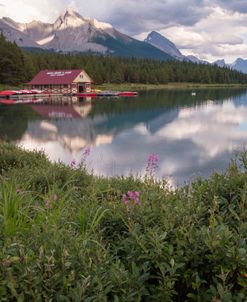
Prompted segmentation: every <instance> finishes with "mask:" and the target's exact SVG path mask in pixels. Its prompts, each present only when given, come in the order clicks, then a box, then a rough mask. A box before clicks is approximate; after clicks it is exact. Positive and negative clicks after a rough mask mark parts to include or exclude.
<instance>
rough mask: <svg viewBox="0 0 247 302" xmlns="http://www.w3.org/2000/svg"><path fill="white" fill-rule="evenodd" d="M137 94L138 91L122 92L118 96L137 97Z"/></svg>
mask: <svg viewBox="0 0 247 302" xmlns="http://www.w3.org/2000/svg"><path fill="white" fill-rule="evenodd" d="M137 94H138V93H137V92H136V91H121V92H119V94H118V96H136V95H137Z"/></svg>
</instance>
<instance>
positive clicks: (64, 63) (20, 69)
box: [0, 35, 247, 85]
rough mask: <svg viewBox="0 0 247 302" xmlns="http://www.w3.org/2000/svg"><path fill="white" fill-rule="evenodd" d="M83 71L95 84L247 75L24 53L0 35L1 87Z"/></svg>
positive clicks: (243, 78) (231, 79)
mask: <svg viewBox="0 0 247 302" xmlns="http://www.w3.org/2000/svg"><path fill="white" fill-rule="evenodd" d="M73 68H74V69H77V68H82V69H84V70H85V71H86V72H87V73H88V74H89V75H90V76H91V78H92V79H93V80H94V82H95V83H96V84H102V83H143V84H166V83H168V82H188V83H202V84H211V83H213V84H228V83H231V84H244V83H247V75H246V74H243V73H241V72H238V71H233V70H231V69H230V68H220V67H218V66H216V65H210V64H197V63H190V62H179V61H175V60H174V61H171V60H170V61H160V60H150V59H137V58H121V57H111V56H102V55H95V54H88V53H87V54H82V53H73V54H62V53H56V52H52V51H43V50H42V51H40V50H39V51H37V50H36V49H34V50H32V51H30V50H29V51H27V50H26V51H25V50H23V49H21V48H19V47H18V46H17V45H16V44H15V43H11V42H9V41H7V40H6V39H5V38H4V36H3V35H0V83H1V84H7V85H16V84H22V83H25V82H28V81H29V80H31V79H32V77H33V76H34V75H35V74H36V73H38V72H39V71H40V70H43V69H73Z"/></svg>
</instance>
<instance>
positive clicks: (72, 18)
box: [55, 6, 86, 28]
mask: <svg viewBox="0 0 247 302" xmlns="http://www.w3.org/2000/svg"><path fill="white" fill-rule="evenodd" d="M85 22H86V19H84V18H83V17H82V16H81V15H80V14H79V13H78V12H77V11H76V10H75V9H74V8H72V7H71V6H69V7H67V8H66V9H65V10H64V11H63V12H62V13H61V14H60V16H59V17H58V19H57V21H56V22H55V26H56V27H59V26H62V27H63V28H64V27H80V26H81V25H83V24H85Z"/></svg>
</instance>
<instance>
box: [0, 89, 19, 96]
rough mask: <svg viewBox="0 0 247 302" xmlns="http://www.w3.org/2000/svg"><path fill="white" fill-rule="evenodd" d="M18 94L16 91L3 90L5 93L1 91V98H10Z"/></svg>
mask: <svg viewBox="0 0 247 302" xmlns="http://www.w3.org/2000/svg"><path fill="white" fill-rule="evenodd" d="M14 94H16V92H15V91H12V90H3V91H0V96H9V95H14Z"/></svg>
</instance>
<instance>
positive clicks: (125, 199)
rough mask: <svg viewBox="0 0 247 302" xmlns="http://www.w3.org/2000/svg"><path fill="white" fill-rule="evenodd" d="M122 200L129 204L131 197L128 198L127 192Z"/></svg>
mask: <svg viewBox="0 0 247 302" xmlns="http://www.w3.org/2000/svg"><path fill="white" fill-rule="evenodd" d="M122 201H123V202H124V203H125V205H128V204H129V198H128V196H127V195H126V194H123V196H122Z"/></svg>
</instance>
